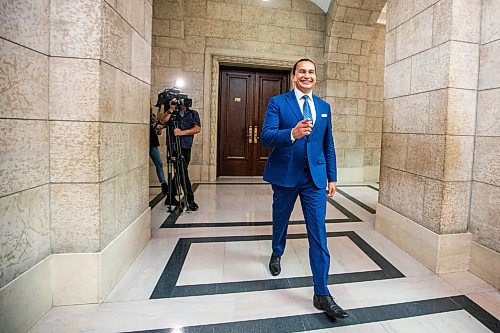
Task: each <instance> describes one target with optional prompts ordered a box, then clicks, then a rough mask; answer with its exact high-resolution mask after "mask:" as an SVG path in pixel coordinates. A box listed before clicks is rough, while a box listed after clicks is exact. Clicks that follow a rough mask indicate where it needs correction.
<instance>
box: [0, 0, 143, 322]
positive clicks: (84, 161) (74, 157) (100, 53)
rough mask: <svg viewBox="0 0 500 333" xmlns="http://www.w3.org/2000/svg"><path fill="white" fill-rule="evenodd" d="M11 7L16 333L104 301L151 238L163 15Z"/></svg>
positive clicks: (3, 287)
mask: <svg viewBox="0 0 500 333" xmlns="http://www.w3.org/2000/svg"><path fill="white" fill-rule="evenodd" d="M1 7H2V15H1V17H0V54H1V59H2V61H1V62H0V73H1V76H2V80H1V82H2V89H1V93H0V105H1V106H0V142H1V143H2V144H1V145H0V218H1V221H0V224H1V228H0V245H1V248H2V251H1V254H0V257H1V264H0V314H1V315H0V326H1V327H2V328H4V329H5V332H10V331H24V330H27V329H29V327H30V325H32V324H33V323H34V322H35V321H36V320H37V319H38V318H39V317H40V316H41V315H42V314H43V313H45V312H46V311H47V310H48V308H50V307H51V306H52V305H62V304H79V303H96V302H100V301H102V300H103V298H104V297H105V296H106V295H107V294H108V293H109V292H110V290H111V288H112V287H113V285H114V284H115V283H116V282H117V281H118V279H119V278H120V276H121V275H122V274H123V272H124V271H125V270H126V268H127V267H128V265H129V264H130V263H131V262H132V260H133V259H134V258H135V256H136V255H137V254H138V253H139V252H140V251H141V250H142V248H143V247H144V245H145V243H146V242H147V240H148V239H149V237H150V227H149V224H148V223H149V221H150V220H149V207H148V172H149V170H148V123H149V91H150V75H151V72H150V59H151V15H152V14H151V13H152V3H151V1H150V0H136V1H125V0H114V1H111V0H109V1H107V0H106V1H104V0H82V1H71V0H35V1H31V0H30V1H27V0H26V1H25V0H20V1H3V2H2V5H1ZM127 230H128V231H127ZM130 234H133V235H134V236H133V237H132V239H131V240H130V239H129V238H130ZM124 239H125V240H126V241H124ZM125 243H126V244H125ZM60 254H61V255H60ZM19 313H22V314H23V315H22V316H19Z"/></svg>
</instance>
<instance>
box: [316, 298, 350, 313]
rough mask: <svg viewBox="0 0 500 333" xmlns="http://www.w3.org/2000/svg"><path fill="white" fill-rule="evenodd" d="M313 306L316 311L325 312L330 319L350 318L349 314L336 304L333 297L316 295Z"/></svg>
mask: <svg viewBox="0 0 500 333" xmlns="http://www.w3.org/2000/svg"><path fill="white" fill-rule="evenodd" d="M313 304H314V307H315V308H316V309H318V310H322V311H325V312H326V314H327V315H328V317H331V318H340V319H344V318H347V317H349V314H347V312H345V311H344V310H343V309H342V308H341V307H340V306H338V305H337V303H335V301H334V300H333V298H332V296H318V295H316V294H314V297H313Z"/></svg>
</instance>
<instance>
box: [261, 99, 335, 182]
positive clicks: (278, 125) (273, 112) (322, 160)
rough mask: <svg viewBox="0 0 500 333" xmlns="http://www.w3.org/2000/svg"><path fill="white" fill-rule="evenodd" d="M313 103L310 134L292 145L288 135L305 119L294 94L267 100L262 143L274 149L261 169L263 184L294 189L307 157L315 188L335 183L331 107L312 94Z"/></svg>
mask: <svg viewBox="0 0 500 333" xmlns="http://www.w3.org/2000/svg"><path fill="white" fill-rule="evenodd" d="M313 100H314V106H315V108H316V122H315V123H314V126H313V129H312V132H311V134H310V135H308V136H304V137H302V138H300V139H297V140H295V141H294V142H292V139H291V135H290V132H291V130H292V129H293V128H294V127H295V125H297V123H298V122H299V121H301V120H302V119H304V117H303V116H302V112H300V107H299V103H298V102H297V98H296V97H295V92H294V91H293V90H292V91H290V92H288V93H285V94H281V95H278V96H274V97H272V98H271V99H270V100H269V104H268V106H267V110H266V117H265V119H264V125H263V127H262V134H261V142H262V144H264V145H265V146H268V147H272V148H273V150H272V152H271V154H270V155H269V159H268V161H267V164H266V168H265V169H264V180H265V181H267V182H270V183H271V184H276V185H280V186H284V187H294V186H296V185H297V184H298V182H299V180H300V177H301V175H302V172H303V171H304V166H305V163H306V158H307V161H308V163H309V169H310V171H311V176H312V179H313V181H314V184H315V185H316V187H318V188H325V187H326V186H327V182H333V181H335V182H336V181H337V163H336V158H335V148H334V145H333V136H332V123H331V112H330V105H329V104H328V103H326V102H325V101H323V100H322V99H320V98H319V97H317V96H315V95H313Z"/></svg>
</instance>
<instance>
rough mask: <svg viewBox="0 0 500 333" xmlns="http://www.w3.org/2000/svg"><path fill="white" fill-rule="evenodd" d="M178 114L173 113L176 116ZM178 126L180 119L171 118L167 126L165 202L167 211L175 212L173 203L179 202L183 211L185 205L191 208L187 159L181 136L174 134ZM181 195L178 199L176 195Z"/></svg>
mask: <svg viewBox="0 0 500 333" xmlns="http://www.w3.org/2000/svg"><path fill="white" fill-rule="evenodd" d="M175 116H176V115H173V116H172V118H174V117H175ZM175 128H178V121H177V120H176V119H171V120H170V121H169V122H168V123H167V126H166V128H165V130H166V137H167V177H168V192H167V194H166V200H165V204H167V205H168V209H167V212H169V213H171V212H173V210H174V209H173V208H172V206H174V207H175V206H176V205H175V204H173V203H177V202H179V206H178V207H179V209H180V212H182V211H183V206H184V207H185V208H186V209H187V210H191V209H190V206H189V204H188V198H187V195H186V191H185V189H186V188H187V181H186V174H185V172H184V170H185V168H186V161H185V159H184V156H183V155H182V153H181V143H180V138H179V137H178V136H176V135H174V129H175ZM177 195H178V196H179V200H177V198H176V196H177Z"/></svg>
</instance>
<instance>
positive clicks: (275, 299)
mask: <svg viewBox="0 0 500 333" xmlns="http://www.w3.org/2000/svg"><path fill="white" fill-rule="evenodd" d="M195 188H196V191H195V198H196V201H197V203H198V204H199V206H200V209H199V210H198V211H196V212H183V213H182V214H180V215H177V214H175V213H171V212H169V207H167V206H165V205H164V204H163V200H162V199H161V195H160V196H159V195H158V194H159V193H160V189H159V188H152V189H151V192H150V201H151V203H150V206H151V207H152V211H151V216H152V223H151V224H152V239H151V240H150V242H149V243H148V244H147V245H146V247H145V248H144V250H143V252H142V253H141V254H140V255H139V256H138V258H137V259H136V260H135V262H134V263H133V264H132V265H131V266H130V268H129V270H128V271H127V272H126V273H125V274H124V275H123V277H122V279H121V280H120V281H119V282H118V284H117V285H116V286H115V288H114V289H113V290H112V292H111V293H110V294H109V295H108V297H107V299H106V300H105V301H104V302H103V303H102V304H98V305H97V304H91V305H75V306H66V307H55V308H53V309H51V310H50V311H49V312H48V313H47V314H46V315H45V316H44V317H43V318H42V319H41V320H40V321H39V322H38V323H37V324H36V325H35V326H34V327H33V329H32V332H59V331H64V332H131V331H148V330H150V331H151V332H175V333H180V332H183V333H186V332H213V333H215V332H217V333H219V332H297V331H309V332H349V333H350V332H360V333H368V332H370V333H372V332H373V333H379V332H380V333H388V332H398V333H399V332H433V331H434V332H446V333H447V332H491V331H495V330H497V329H498V330H500V322H499V321H498V318H500V310H499V309H500V295H499V293H498V290H496V289H495V288H493V287H492V286H490V285H488V284H487V283H485V282H484V281H482V280H480V279H479V278H477V277H476V276H474V275H473V274H471V273H469V272H462V273H449V274H441V275H436V274H434V273H432V272H431V271H430V270H429V269H427V268H426V267H425V266H423V265H422V264H420V263H419V262H418V261H416V260H415V259H414V258H412V257H411V256H409V255H408V254H407V253H405V252H404V251H402V250H401V249H399V248H398V247H397V246H395V245H394V244H393V243H391V242H390V241H388V240H387V239H386V238H385V237H383V236H381V235H380V234H378V233H377V232H376V231H375V230H374V229H373V223H374V221H375V210H376V203H377V196H378V191H377V189H378V184H376V183H367V184H340V185H339V187H338V189H339V191H338V192H337V193H336V194H335V196H334V200H331V201H330V202H329V204H328V205H327V207H328V208H327V222H328V223H327V224H326V230H327V232H328V247H329V249H330V253H331V267H330V290H331V292H332V295H333V296H334V298H335V299H336V301H337V303H338V304H339V305H341V306H342V307H344V308H345V309H347V310H348V312H349V313H350V314H351V316H350V318H349V319H347V320H339V321H337V322H333V321H331V320H329V319H328V318H327V317H326V316H325V315H324V314H323V313H321V312H319V311H317V310H316V309H315V308H314V307H313V306H312V295H313V288H312V279H311V270H310V267H309V255H308V247H309V245H308V241H307V235H306V228H305V225H304V224H303V221H302V220H303V217H302V212H301V207H300V202H299V201H297V203H296V205H295V208H294V211H293V213H292V216H291V221H294V222H293V223H291V224H290V225H289V228H288V235H289V237H288V240H287V246H286V250H285V254H284V255H283V258H282V273H281V274H280V276H277V277H273V276H271V275H270V273H269V271H268V268H267V265H268V261H269V255H270V253H271V234H272V225H271V220H272V210H271V205H272V190H271V187H270V186H269V185H268V184H266V183H264V182H262V180H261V178H260V177H240V178H233V177H222V178H220V179H218V181H217V182H216V183H208V182H207V183H200V184H197V185H195Z"/></svg>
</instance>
